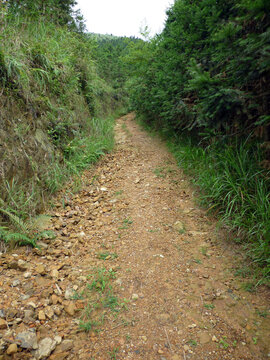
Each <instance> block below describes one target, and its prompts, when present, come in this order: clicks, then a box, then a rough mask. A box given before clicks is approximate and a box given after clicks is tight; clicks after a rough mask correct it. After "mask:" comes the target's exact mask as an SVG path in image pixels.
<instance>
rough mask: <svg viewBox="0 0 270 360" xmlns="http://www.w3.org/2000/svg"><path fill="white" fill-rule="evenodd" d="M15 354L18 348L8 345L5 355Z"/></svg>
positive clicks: (14, 345)
mask: <svg viewBox="0 0 270 360" xmlns="http://www.w3.org/2000/svg"><path fill="white" fill-rule="evenodd" d="M16 352H18V346H17V345H16V344H11V345H9V347H8V348H7V355H13V354H16Z"/></svg>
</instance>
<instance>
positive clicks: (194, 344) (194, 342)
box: [188, 339, 198, 346]
mask: <svg viewBox="0 0 270 360" xmlns="http://www.w3.org/2000/svg"><path fill="white" fill-rule="evenodd" d="M188 344H189V345H192V346H197V345H198V343H197V341H196V340H193V339H190V340H189V341H188Z"/></svg>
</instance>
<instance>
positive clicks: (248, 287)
mask: <svg viewBox="0 0 270 360" xmlns="http://www.w3.org/2000/svg"><path fill="white" fill-rule="evenodd" d="M241 287H242V288H243V289H244V290H245V291H248V292H250V293H252V292H255V291H256V285H255V284H254V283H253V282H246V283H242V284H241Z"/></svg>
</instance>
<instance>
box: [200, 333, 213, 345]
mask: <svg viewBox="0 0 270 360" xmlns="http://www.w3.org/2000/svg"><path fill="white" fill-rule="evenodd" d="M198 336H199V341H200V344H201V345H204V344H207V343H209V342H210V341H211V337H210V335H209V334H208V333H207V332H201V333H199V334H198Z"/></svg>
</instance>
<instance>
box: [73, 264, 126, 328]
mask: <svg viewBox="0 0 270 360" xmlns="http://www.w3.org/2000/svg"><path fill="white" fill-rule="evenodd" d="M89 279H90V282H89V283H88V284H87V285H86V287H85V289H84V290H83V291H82V292H81V293H80V294H75V296H76V297H80V298H83V299H85V301H86V305H85V307H84V309H83V311H82V314H81V318H80V323H79V326H80V328H81V329H82V330H84V331H89V330H91V329H93V327H100V326H102V324H103V323H104V321H105V319H106V318H109V314H111V315H113V316H117V314H118V313H119V312H120V311H121V310H126V309H127V302H128V301H127V300H126V299H124V300H122V301H120V300H119V298H118V297H117V296H116V295H115V294H114V292H113V287H112V280H113V279H115V272H114V271H113V270H112V269H109V270H106V269H105V268H98V269H95V270H94V272H93V274H91V275H90V276H89ZM96 331H97V329H96Z"/></svg>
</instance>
